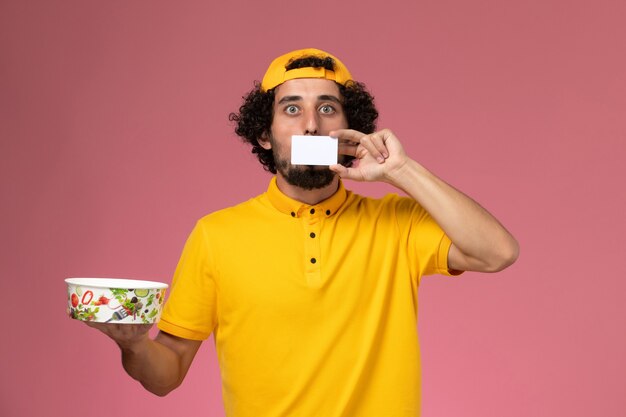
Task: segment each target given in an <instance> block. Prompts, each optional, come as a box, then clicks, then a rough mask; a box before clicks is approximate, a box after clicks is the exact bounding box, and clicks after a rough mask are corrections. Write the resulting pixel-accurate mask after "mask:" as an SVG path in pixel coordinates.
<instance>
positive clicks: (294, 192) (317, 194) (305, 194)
mask: <svg viewBox="0 0 626 417" xmlns="http://www.w3.org/2000/svg"><path fill="white" fill-rule="evenodd" d="M276 185H277V186H278V189H279V190H280V191H281V192H282V193H283V194H285V195H286V196H287V197H289V198H292V199H294V200H297V201H300V202H302V203H305V204H308V205H311V206H313V205H315V204H317V203H319V202H320V201H324V200H326V199H327V198H329V197H330V196H331V195H333V194H335V192H337V189H338V188H339V176H337V175H335V177H334V178H333V181H332V182H331V183H330V184H328V185H327V186H326V187H324V188H317V189H314V190H305V189H304V188H300V187H296V186H295V185H291V184H289V183H288V182H287V181H285V178H283V176H282V175H280V173H278V174H276Z"/></svg>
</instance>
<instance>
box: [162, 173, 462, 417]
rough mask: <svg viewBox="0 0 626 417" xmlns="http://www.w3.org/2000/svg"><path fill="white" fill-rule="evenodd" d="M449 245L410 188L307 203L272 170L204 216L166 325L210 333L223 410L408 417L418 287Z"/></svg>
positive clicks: (255, 416)
mask: <svg viewBox="0 0 626 417" xmlns="http://www.w3.org/2000/svg"><path fill="white" fill-rule="evenodd" d="M449 247H450V240H449V239H448V238H447V237H446V236H445V234H444V233H443V231H442V230H441V229H440V228H439V226H438V225H437V224H436V223H435V222H434V221H433V219H432V218H431V217H430V215H428V213H426V211H425V210H424V209H423V208H421V207H420V206H419V205H418V204H417V203H416V202H415V201H414V200H412V199H409V198H406V197H399V196H397V195H388V196H386V197H385V198H383V199H379V200H376V199H370V198H365V197H361V196H359V195H356V194H353V193H351V192H349V191H346V190H345V188H344V187H343V185H341V184H340V188H339V190H338V191H337V193H335V194H334V195H333V196H332V197H330V198H329V199H327V200H325V201H323V202H321V203H319V204H317V205H314V206H309V205H306V204H303V203H300V202H298V201H295V200H292V199H290V198H289V197H287V196H285V195H284V194H282V193H281V192H280V191H279V190H278V188H277V186H276V181H275V178H274V179H273V180H272V181H271V183H270V186H269V189H268V191H267V192H266V193H264V194H262V195H260V196H258V197H256V198H253V199H251V200H249V201H247V202H245V203H242V204H240V205H237V206H235V207H231V208H228V209H225V210H221V211H218V212H215V213H212V214H210V215H208V216H206V217H204V218H202V219H201V220H200V221H199V222H198V223H197V225H196V227H195V228H194V230H193V232H192V233H191V235H190V237H189V239H188V241H187V243H186V245H185V248H184V251H183V254H182V256H181V259H180V262H179V264H178V267H177V269H176V273H175V276H174V279H173V283H172V289H171V292H170V296H169V299H168V301H167V303H166V305H165V309H164V312H163V315H162V318H161V321H160V322H159V328H160V329H161V330H163V331H165V332H167V333H170V334H173V335H176V336H179V337H183V338H187V339H195V340H204V339H206V338H208V337H209V335H210V334H211V333H214V338H215V343H216V349H217V354H218V358H219V364H220V369H221V376H222V387H223V398H224V405H225V409H226V415H227V416H229V417H265V416H268V417H282V416H289V417H296V416H297V417H308V416H323V417H339V416H350V417H370V416H371V417H399V416H403V417H406V416H412V417H414V416H417V415H419V406H420V358H419V346H418V339H417V330H416V329H417V287H418V285H419V280H420V277H421V276H422V275H426V274H435V273H439V274H449V272H448V269H447V255H448V249H449Z"/></svg>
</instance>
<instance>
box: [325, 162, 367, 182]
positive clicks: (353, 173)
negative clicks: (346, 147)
mask: <svg viewBox="0 0 626 417" xmlns="http://www.w3.org/2000/svg"><path fill="white" fill-rule="evenodd" d="M328 168H329V169H330V170H331V171H333V172H336V173H337V174H338V175H339V177H340V178H341V179H347V180H354V181H363V177H362V176H361V175H360V174H359V171H358V170H357V169H355V168H351V167H349V168H348V167H344V166H343V165H339V164H336V165H331V166H329V167H328Z"/></svg>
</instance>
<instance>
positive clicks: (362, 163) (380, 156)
mask: <svg viewBox="0 0 626 417" xmlns="http://www.w3.org/2000/svg"><path fill="white" fill-rule="evenodd" d="M328 134H329V136H332V137H335V138H338V139H339V154H342V155H350V156H354V157H355V159H354V161H353V162H352V165H351V166H350V167H347V168H346V167H344V166H343V165H339V164H336V165H331V166H330V167H329V168H330V170H331V171H333V172H336V173H337V174H339V176H340V177H341V178H343V179H350V180H355V181H384V182H392V178H393V174H394V173H395V172H397V171H398V170H399V169H400V168H402V166H404V164H405V163H406V162H407V160H408V157H407V155H406V153H405V152H404V148H403V147H402V144H401V143H400V141H399V140H398V138H397V137H396V135H394V134H393V132H392V131H391V130H389V129H383V130H379V131H377V132H374V133H370V134H365V133H361V132H359V131H356V130H352V129H340V130H334V131H331V132H329V133H328Z"/></svg>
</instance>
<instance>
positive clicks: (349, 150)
mask: <svg viewBox="0 0 626 417" xmlns="http://www.w3.org/2000/svg"><path fill="white" fill-rule="evenodd" d="M358 146H359V145H358V143H354V142H341V141H340V142H339V146H338V152H339V154H340V155H349V156H356V153H357V149H358Z"/></svg>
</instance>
